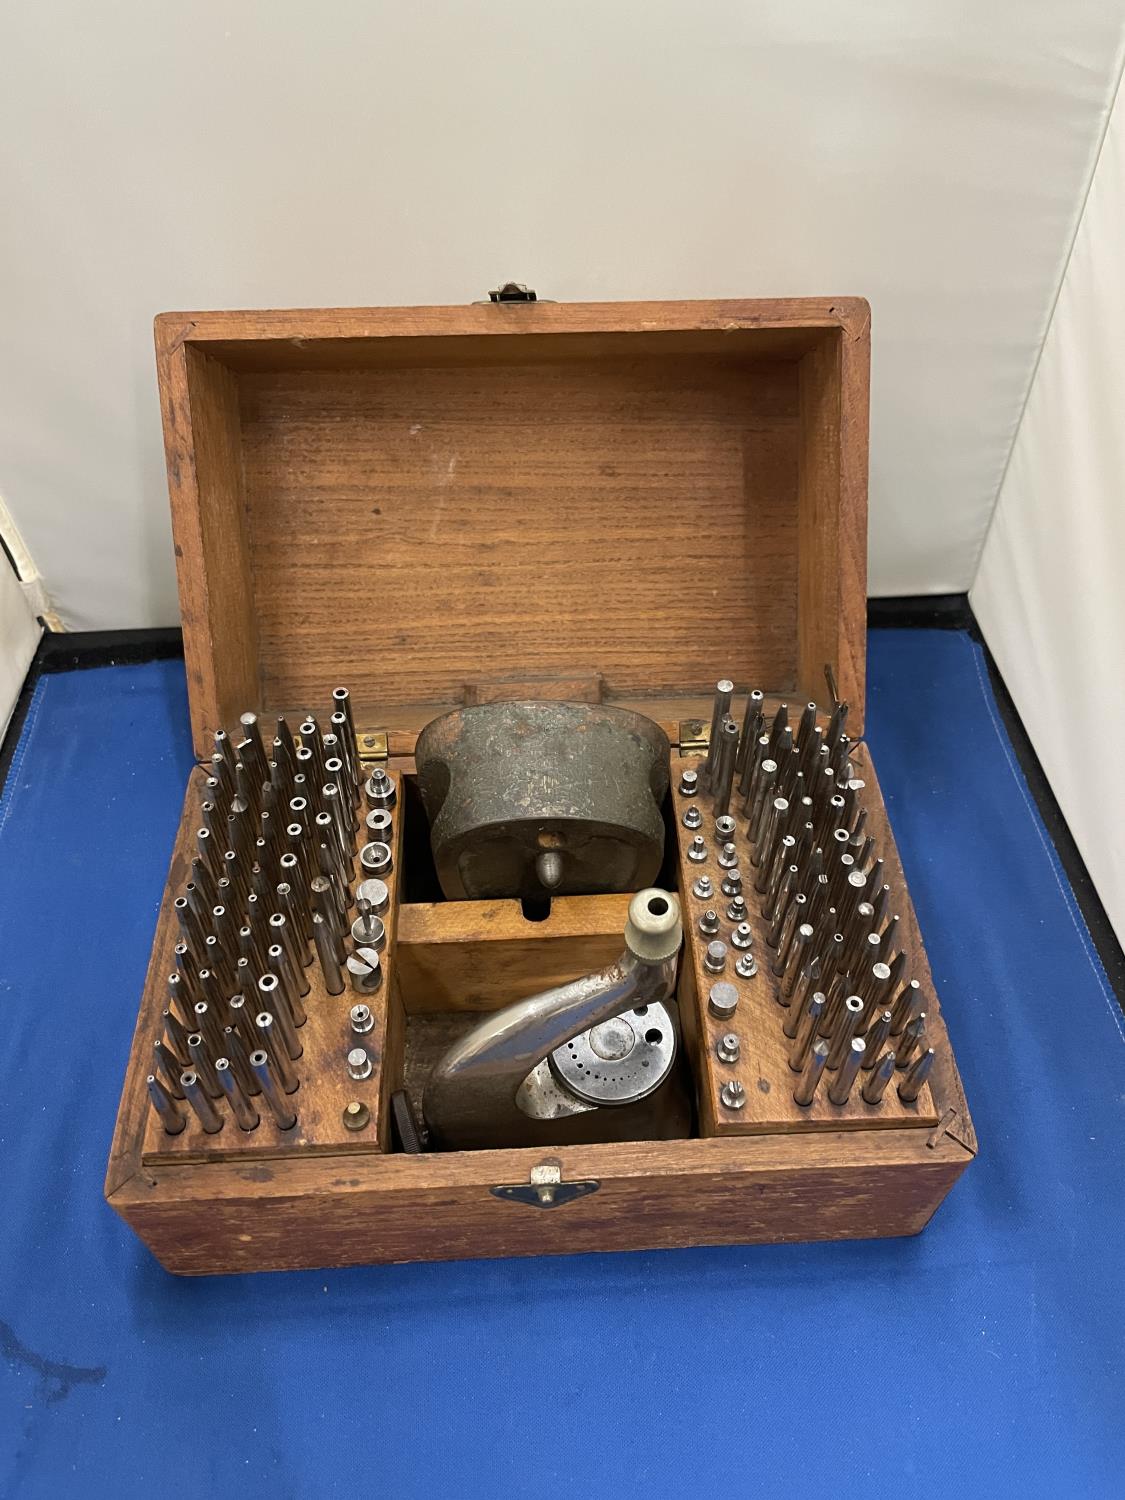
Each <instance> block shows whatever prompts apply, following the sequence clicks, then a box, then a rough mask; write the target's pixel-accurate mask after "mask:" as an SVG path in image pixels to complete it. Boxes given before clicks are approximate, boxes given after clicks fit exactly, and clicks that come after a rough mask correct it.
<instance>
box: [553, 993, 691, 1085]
mask: <svg viewBox="0 0 1125 1500" xmlns="http://www.w3.org/2000/svg"><path fill="white" fill-rule="evenodd" d="M675 1058H676V1029H675V1027H674V1026H673V1024H672V1017H671V1015H670V1014H669V1012H668V1010H667V1009H666V1007H665V1006H663V1005H640V1006H638V1007H637V1009H636V1010H627V1011H626V1012H625V1013H624V1014H623V1015H620V1016H612V1017H611V1018H610V1019H609V1020H608V1021H602V1022H601V1024H600V1025H598V1026H591V1028H590V1030H589V1031H584V1032H583V1033H582V1035H581V1036H576V1037H575V1038H574V1039H573V1041H569V1042H567V1043H565V1045H563V1046H562V1047H557V1048H556V1049H555V1051H554V1052H552V1053H551V1059H550V1061H551V1072H552V1073H553V1074H554V1075H555V1077H556V1078H557V1079H558V1081H559V1082H560V1083H561V1084H563V1085H564V1086H565V1087H566V1088H568V1089H569V1090H570V1092H571V1093H572V1094H574V1095H575V1097H576V1098H579V1099H581V1100H583V1101H584V1102H585V1103H586V1104H632V1103H633V1102H634V1101H635V1100H637V1099H644V1098H647V1096H648V1095H649V1094H651V1093H652V1092H653V1090H654V1089H657V1088H659V1086H660V1085H661V1084H662V1083H663V1082H664V1080H665V1078H667V1076H668V1074H669V1072H670V1071H671V1068H672V1064H673V1062H674V1061H675Z"/></svg>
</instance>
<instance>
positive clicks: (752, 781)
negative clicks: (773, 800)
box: [738, 734, 777, 817]
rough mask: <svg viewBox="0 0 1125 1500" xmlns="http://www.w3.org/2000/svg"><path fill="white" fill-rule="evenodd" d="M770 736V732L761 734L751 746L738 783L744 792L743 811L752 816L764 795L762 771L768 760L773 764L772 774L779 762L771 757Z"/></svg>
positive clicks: (774, 772)
mask: <svg viewBox="0 0 1125 1500" xmlns="http://www.w3.org/2000/svg"><path fill="white" fill-rule="evenodd" d="M769 747H770V737H769V735H768V734H760V735H759V736H758V738H757V739H756V740H755V741H754V743H753V744H752V745H751V747H750V752H749V754H748V755H747V757H746V765H745V767H744V768H743V772H742V777H741V779H740V781H739V783H738V790H739V791H740V792H741V793H742V798H743V801H742V811H743V813H744V814H745V815H746V816H747V817H750V816H751V810H752V809H753V808H755V807H756V806H757V805H758V802H759V800H760V799H761V797H762V796H763V795H764V788H763V786H762V773H763V771H764V769H765V765H766V762H767V761H769V764H770V765H771V766H772V768H773V770H772V771H771V773H770V774H771V775H774V774H776V772H777V762H776V761H773V760H770V757H769Z"/></svg>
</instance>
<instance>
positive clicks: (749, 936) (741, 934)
mask: <svg viewBox="0 0 1125 1500" xmlns="http://www.w3.org/2000/svg"><path fill="white" fill-rule="evenodd" d="M730 940H731V942H732V943H733V944H734V946H735V947H736V948H749V947H750V945H751V944H752V943H753V941H754V929H753V928H752V927H751V926H750V923H749V922H739V924H738V926H737V927H736V928H735V929H734V931H733V932H732V933H731V938H730Z"/></svg>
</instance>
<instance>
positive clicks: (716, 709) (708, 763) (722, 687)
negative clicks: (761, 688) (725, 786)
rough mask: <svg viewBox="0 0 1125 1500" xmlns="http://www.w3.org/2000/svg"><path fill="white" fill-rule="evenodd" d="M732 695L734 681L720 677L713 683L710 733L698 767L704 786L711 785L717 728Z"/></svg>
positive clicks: (717, 738) (716, 753)
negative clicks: (705, 753) (704, 752)
mask: <svg viewBox="0 0 1125 1500" xmlns="http://www.w3.org/2000/svg"><path fill="white" fill-rule="evenodd" d="M733 696H734V683H733V682H730V681H729V680H728V679H727V678H726V677H721V678H720V679H719V681H718V682H717V683H716V684H715V702H714V706H713V707H712V709H711V733H710V735H709V736H708V739H707V755H706V757H705V759H704V761H703V765H702V767H701V769H700V774H699V779H700V781H701V782H702V783H703V785H705V786H710V785H711V780H712V773H713V771H714V768H715V762H716V760H717V758H718V749H719V729H720V727H721V726H722V722H723V720H724V719H725V718H726V716H727V715H728V714H729V713H730V700H731V698H732V697H733Z"/></svg>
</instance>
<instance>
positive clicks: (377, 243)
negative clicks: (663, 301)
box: [0, 0, 1122, 628]
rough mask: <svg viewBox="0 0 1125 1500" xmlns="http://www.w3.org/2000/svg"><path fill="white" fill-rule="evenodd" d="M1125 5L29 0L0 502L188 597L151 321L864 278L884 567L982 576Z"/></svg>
mask: <svg viewBox="0 0 1125 1500" xmlns="http://www.w3.org/2000/svg"><path fill="white" fill-rule="evenodd" d="M1121 31H1122V6H1121V3H1120V0H1075V3H1069V4H1066V5H1063V4H1060V3H1058V0H990V3H989V4H984V5H982V4H971V3H968V0H963V3H949V0H865V3H863V4H855V3H854V0H848V3H845V0H811V3H804V4H800V5H795V4H793V3H792V0H766V3H758V4H751V3H748V0H725V3H724V0H702V3H695V4H691V5H686V4H684V3H682V0H635V3H628V4H626V3H621V0H618V3H612V0H608V3H607V0H570V3H567V4H554V5H547V4H528V3H527V0H522V3H518V4H517V3H516V0H473V3H468V0H466V3H461V4H458V3H453V0H444V3H441V4H430V5H409V4H402V3H401V0H395V3H390V0H337V3H333V4H322V5H320V6H310V5H309V4H308V3H307V0H238V3H237V4H232V3H230V0H192V3H191V4H186V5H179V6H172V5H165V4H152V3H151V0H119V3H117V4H112V5H111V4H107V3H105V0H93V3H92V0H36V3H35V4H17V3H11V4H8V5H6V6H4V7H3V13H2V17H0V140H2V141H3V148H2V151H3V155H2V158H0V160H2V168H0V171H2V178H0V204H2V215H0V286H2V288H3V294H4V297H5V307H4V318H3V348H2V350H0V493H2V494H3V495H4V496H5V498H6V499H7V501H8V503H9V505H10V507H11V509H12V511H13V513H14V515H15V517H16V521H17V523H18V524H19V526H20V527H21V529H22V530H23V533H24V535H25V537H26V540H27V542H28V545H29V547H30V548H31V551H32V553H33V554H34V556H35V558H36V561H37V563H38V565H39V568H40V570H41V571H42V573H43V574H44V576H45V578H46V580H47V583H48V586H49V588H50V590H51V592H52V595H53V597H54V599H55V601H56V603H57V605H58V607H59V609H60V612H61V614H62V615H63V617H64V619H65V620H66V621H67V622H68V623H69V624H70V625H71V626H72V627H75V628H89V627H113V626H129V625H152V624H166V623H170V622H172V621H174V620H175V618H176V614H177V607H176V594H175V583H174V575H173V567H172V556H171V545H170V541H169V534H168V523H167V499H166V491H165V483H164V474H163V464H162V457H161V445H160V423H159V413H158V408H157V402H156V394H155V382H154V375H153V359H152V350H151V333H150V324H151V318H152V315H153V314H154V313H155V312H157V311H159V310H161V309H170V308H180V309H184V308H193V307H202V308H210V307H237V306H271V305H272V306H302V305H303V306H309V305H312V306H317V305H327V306H331V305H339V304H357V303H358V304H377V303H383V302H390V303H412V302H445V301H448V302H463V301H469V300H472V299H473V298H475V297H480V296H482V295H483V294H484V292H485V291H486V290H487V288H488V287H489V286H492V285H494V284H495V283H496V281H497V280H498V279H502V278H505V277H516V278H518V279H520V280H526V281H529V282H531V283H532V284H533V285H535V286H537V287H538V289H539V291H540V293H541V294H542V295H544V296H550V297H556V298H564V299H581V298H595V299H600V298H645V297H690V296H716V295H751V296H752V295H771V294H791V293H816V294H829V295H831V294H834V293H861V294H864V295H866V296H868V297H869V298H870V299H871V302H872V304H873V308H874V372H873V382H874V384H873V403H872V439H873V450H872V511H871V589H872V592H873V593H876V594H893V593H910V592H927V591H929V592H940V591H943V590H956V589H963V588H965V587H967V585H968V584H969V583H970V581H971V579H972V577H973V574H974V570H975V565H976V560H977V555H978V551H979V547H980V544H981V541H982V538H983V536H984V532H985V529H986V526H987V522H988V517H989V512H990V508H991V505H992V502H993V498H994V495H995V491H996V487H997V484H998V481H999V478H1000V474H1001V472H1002V469H1003V466H1004V462H1005V459H1006V455H1007V453H1008V450H1009V447H1010V443H1011V438H1012V435H1013V433H1014V430H1015V426H1016V422H1017V419H1018V416H1019V412H1020V409H1021V405H1022V402H1023V398H1024V394H1025V390H1026V386H1027V382H1028V380H1029V377H1030V374H1031V370H1032V368H1033V364H1034V359H1035V354H1036V351H1037V349H1038V347H1039V344H1040V341H1041V338H1042V335H1043V331H1044V328H1045V326H1046V319H1047V315H1048V312H1049V308H1050V305H1051V301H1052V297H1053V294H1054V290H1055V288H1056V285H1057V281H1058V277H1059V274H1060V271H1061V266H1062V263H1063V260H1064V257H1065V252H1066V249H1067V246H1068V244H1069V242H1070V239H1071V235H1072V230H1073V225H1074V223H1075V220H1076V215H1077V211H1078V208H1079V205H1080V202H1081V198H1082V194H1083V191H1084V188H1085V185H1086V183H1087V181H1088V178H1089V173H1090V171H1091V169H1092V162H1093V157H1094V152H1095V148H1096V144H1097V140H1098V137H1099V135H1100V130H1101V124H1102V120H1103V115H1104V111H1105V107H1106V102H1107V99H1108V97H1109V94H1110V90H1111V83H1112V79H1113V78H1114V76H1115V73H1116V66H1117V56H1118V51H1119V47H1120V42H1121Z"/></svg>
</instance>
